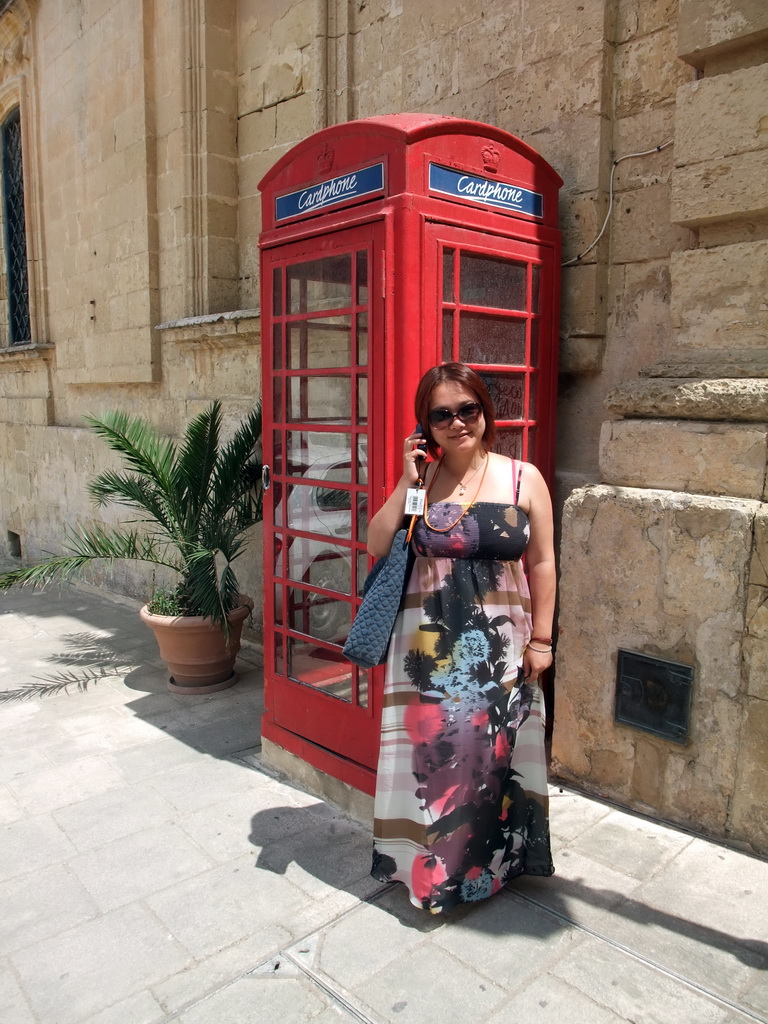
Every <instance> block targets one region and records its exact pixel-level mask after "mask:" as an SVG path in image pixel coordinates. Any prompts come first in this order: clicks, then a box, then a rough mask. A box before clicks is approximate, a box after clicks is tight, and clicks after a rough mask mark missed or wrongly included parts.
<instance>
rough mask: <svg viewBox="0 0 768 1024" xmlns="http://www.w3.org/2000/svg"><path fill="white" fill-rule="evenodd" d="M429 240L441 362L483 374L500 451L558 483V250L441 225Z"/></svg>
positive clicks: (432, 227) (428, 281) (428, 277)
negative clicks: (555, 475) (493, 409)
mask: <svg viewBox="0 0 768 1024" xmlns="http://www.w3.org/2000/svg"><path fill="white" fill-rule="evenodd" d="M427 240H428V245H427V261H428V266H427V273H426V274H425V288H427V289H428V290H429V293H430V294H431V295H433V296H434V295H435V294H437V299H438V316H437V318H436V325H437V334H438V336H437V338H436V339H435V340H436V346H435V347H436V351H437V353H438V359H441V360H442V361H443V362H449V361H451V360H458V361H460V362H463V363H468V364H469V365H470V366H472V368H473V369H475V370H477V372H478V373H479V374H480V376H481V377H482V378H483V380H484V381H485V383H486V385H487V387H488V390H489V392H490V394H491V398H492V399H493V402H494V405H495V407H496V422H497V426H498V428H499V429H498V439H497V443H496V445H495V448H496V450H497V451H500V452H501V453H502V454H504V455H509V456H510V457H512V458H516V459H524V460H525V461H526V462H533V463H534V464H535V465H536V466H538V468H539V469H540V470H541V472H542V473H543V474H544V476H545V478H546V479H547V480H548V482H549V483H550V484H551V482H552V477H553V473H554V443H555V438H554V428H555V407H556V385H557V363H556V360H557V351H556V349H555V346H554V344H553V343H552V341H551V340H550V339H551V337H552V327H553V324H552V318H553V317H554V316H555V315H556V310H557V298H558V297H557V296H556V295H555V294H554V280H555V276H556V264H555V260H556V258H557V254H556V251H555V249H554V248H553V247H552V246H548V245H546V244H545V243H544V242H529V241H523V240H520V239H516V238H501V237H497V236H495V235H491V234H487V233H485V232H478V231H472V230H469V229H464V228H453V227H450V226H447V225H442V224H434V223H433V224H429V225H427ZM433 301H434V299H433Z"/></svg>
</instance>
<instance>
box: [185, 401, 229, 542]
mask: <svg viewBox="0 0 768 1024" xmlns="http://www.w3.org/2000/svg"><path fill="white" fill-rule="evenodd" d="M220 432H221V402H219V401H214V402H212V403H211V405H210V406H209V407H208V408H207V409H205V410H204V411H203V412H202V413H200V415H199V416H196V417H195V419H194V420H192V422H191V423H190V424H189V426H188V427H187V429H186V431H185V433H184V439H183V441H182V443H181V446H180V449H179V455H178V459H177V462H176V472H177V473H178V475H179V478H180V483H181V484H182V486H183V487H184V492H185V498H186V512H187V524H188V529H190V530H193V529H195V528H196V525H197V523H198V522H199V519H200V512H201V510H202V508H203V506H204V505H205V502H206V500H207V498H208V494H209V490H210V484H211V478H212V476H213V472H214V470H215V467H216V462H217V459H218V456H219V435H220Z"/></svg>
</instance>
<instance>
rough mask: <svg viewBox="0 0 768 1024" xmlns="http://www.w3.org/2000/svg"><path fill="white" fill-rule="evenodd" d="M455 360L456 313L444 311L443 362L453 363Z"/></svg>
mask: <svg viewBox="0 0 768 1024" xmlns="http://www.w3.org/2000/svg"><path fill="white" fill-rule="evenodd" d="M453 358H454V311H453V309H443V311H442V361H443V362H451V361H452V360H453Z"/></svg>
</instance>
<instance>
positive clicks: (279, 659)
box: [275, 633, 285, 675]
mask: <svg viewBox="0 0 768 1024" xmlns="http://www.w3.org/2000/svg"><path fill="white" fill-rule="evenodd" d="M275 669H276V670H277V671H278V672H279V673H280V674H281V675H284V674H285V658H284V656H283V637H282V635H281V634H280V633H275Z"/></svg>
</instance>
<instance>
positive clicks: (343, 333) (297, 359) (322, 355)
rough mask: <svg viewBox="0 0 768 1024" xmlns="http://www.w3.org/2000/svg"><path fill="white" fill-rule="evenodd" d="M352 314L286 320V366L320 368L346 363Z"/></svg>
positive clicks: (350, 336) (350, 341)
mask: <svg viewBox="0 0 768 1024" xmlns="http://www.w3.org/2000/svg"><path fill="white" fill-rule="evenodd" d="M351 327H352V318H351V317H350V316H329V317H323V318H322V319H321V318H318V319H313V320H299V321H297V322H294V323H289V324H288V369H290V370H310V369H312V370H321V369H324V368H325V367H328V366H349V363H350V360H351V358H352V335H351Z"/></svg>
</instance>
